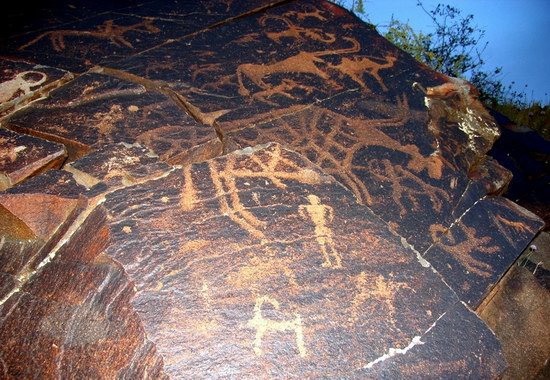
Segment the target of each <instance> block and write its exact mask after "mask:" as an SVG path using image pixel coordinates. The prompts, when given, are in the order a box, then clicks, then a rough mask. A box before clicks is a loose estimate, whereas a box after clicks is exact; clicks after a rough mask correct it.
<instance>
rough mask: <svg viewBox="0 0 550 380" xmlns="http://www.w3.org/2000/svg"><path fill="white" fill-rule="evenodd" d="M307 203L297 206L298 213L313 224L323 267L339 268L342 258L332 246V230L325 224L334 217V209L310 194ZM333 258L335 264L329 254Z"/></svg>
mask: <svg viewBox="0 0 550 380" xmlns="http://www.w3.org/2000/svg"><path fill="white" fill-rule="evenodd" d="M307 199H308V200H309V203H310V204H309V205H301V206H300V207H299V209H298V210H299V212H300V215H302V217H304V218H308V219H311V221H312V222H313V224H314V225H315V237H316V239H317V243H319V246H320V247H321V252H323V258H324V259H325V261H324V262H323V264H322V266H323V267H333V266H334V268H341V267H342V259H341V257H340V254H339V253H338V251H336V248H335V247H334V241H333V240H332V230H331V229H330V228H329V227H328V226H327V224H329V223H331V222H332V220H333V219H334V211H333V209H332V207H330V206H327V205H323V204H321V200H320V199H319V197H318V196H316V195H313V194H310V195H308V196H307ZM331 255H332V257H333V258H334V260H335V262H336V263H335V265H333V264H332V261H331V260H330V256H331Z"/></svg>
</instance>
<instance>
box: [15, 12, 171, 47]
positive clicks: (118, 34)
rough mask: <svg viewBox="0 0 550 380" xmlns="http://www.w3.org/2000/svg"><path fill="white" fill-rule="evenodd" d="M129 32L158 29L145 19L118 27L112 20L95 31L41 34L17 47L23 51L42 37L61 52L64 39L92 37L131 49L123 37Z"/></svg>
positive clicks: (63, 31)
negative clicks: (47, 39)
mask: <svg viewBox="0 0 550 380" xmlns="http://www.w3.org/2000/svg"><path fill="white" fill-rule="evenodd" d="M129 31H133V32H139V33H158V32H160V29H159V28H157V27H156V26H154V25H153V19H151V18H147V19H145V20H143V21H142V22H138V23H137V24H134V25H128V26H120V25H116V24H115V23H114V21H113V20H107V21H105V22H104V23H103V24H101V25H98V26H97V28H96V30H66V29H63V30H52V31H49V32H45V33H42V34H41V35H39V36H38V37H36V38H35V39H33V40H32V41H30V42H28V43H26V44H25V45H23V46H21V47H19V50H24V49H26V48H28V47H29V46H32V45H34V44H35V43H37V42H38V41H40V40H41V39H43V38H44V37H50V41H51V42H52V45H53V48H54V50H55V51H62V50H64V49H65V38H66V37H72V36H74V37H82V36H85V37H93V38H97V39H101V40H109V41H111V42H112V43H113V44H115V45H117V46H120V45H124V46H126V47H128V48H130V49H133V48H134V46H133V45H132V44H131V43H130V41H128V40H127V39H126V38H125V37H124V35H125V34H126V33H128V32H129Z"/></svg>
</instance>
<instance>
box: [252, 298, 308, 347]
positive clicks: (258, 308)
mask: <svg viewBox="0 0 550 380" xmlns="http://www.w3.org/2000/svg"><path fill="white" fill-rule="evenodd" d="M264 303H269V304H271V305H272V306H273V307H274V308H275V310H279V308H280V305H279V302H278V301H277V300H275V299H272V298H270V297H268V296H263V297H259V298H258V299H256V305H255V306H254V317H253V318H252V319H251V320H249V321H248V323H247V326H248V327H250V328H253V329H256V337H255V339H254V352H255V353H256V355H258V356H262V354H263V351H262V340H263V338H264V335H265V334H266V333H268V332H270V331H274V332H284V331H293V332H294V334H295V335H296V346H297V347H298V353H299V354H300V356H301V357H305V356H306V348H305V345H304V333H303V328H302V317H300V314H295V315H296V317H295V318H294V319H289V320H281V321H277V320H273V319H268V318H264V316H263V315H262V305H263V304H264Z"/></svg>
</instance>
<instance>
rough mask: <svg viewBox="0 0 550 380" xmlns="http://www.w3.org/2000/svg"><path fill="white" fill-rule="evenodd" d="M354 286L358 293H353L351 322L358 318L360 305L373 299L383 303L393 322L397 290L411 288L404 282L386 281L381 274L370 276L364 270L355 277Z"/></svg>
mask: <svg viewBox="0 0 550 380" xmlns="http://www.w3.org/2000/svg"><path fill="white" fill-rule="evenodd" d="M355 286H356V289H357V290H358V293H357V294H356V295H355V297H354V299H353V302H352V311H351V321H353V322H356V321H357V320H358V319H359V313H360V310H359V308H360V306H361V305H362V304H364V303H365V302H367V301H369V300H371V299H374V300H376V301H382V302H383V303H384V305H385V307H386V310H387V313H388V315H389V316H390V320H391V322H392V324H393V323H394V321H395V306H394V301H395V297H396V294H397V292H398V291H399V290H400V289H410V290H412V289H411V287H410V286H409V285H407V284H406V283H404V282H392V281H387V280H386V279H385V278H384V276H382V275H381V274H379V275H377V276H376V278H374V276H370V275H368V274H366V273H365V272H361V273H360V274H359V275H358V276H357V277H356V278H355Z"/></svg>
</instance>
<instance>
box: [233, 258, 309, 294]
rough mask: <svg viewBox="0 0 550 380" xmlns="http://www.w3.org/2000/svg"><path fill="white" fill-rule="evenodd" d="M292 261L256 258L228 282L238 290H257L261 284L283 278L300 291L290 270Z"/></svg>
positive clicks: (234, 274)
mask: <svg viewBox="0 0 550 380" xmlns="http://www.w3.org/2000/svg"><path fill="white" fill-rule="evenodd" d="M291 263H292V260H291V259H278V258H271V257H267V258H266V257H259V256H254V257H253V258H252V259H250V262H249V265H246V266H244V267H242V268H240V269H239V270H238V271H237V272H236V273H232V274H230V275H229V276H228V278H227V282H228V283H229V284H230V285H232V286H235V287H237V288H247V289H252V290H257V288H258V286H259V284H260V283H261V282H265V281H272V280H274V279H276V278H280V277H281V276H283V278H284V280H286V281H287V282H288V285H290V287H291V288H293V289H299V288H298V283H297V281H296V276H295V274H294V271H293V270H292V269H290V264H291Z"/></svg>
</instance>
